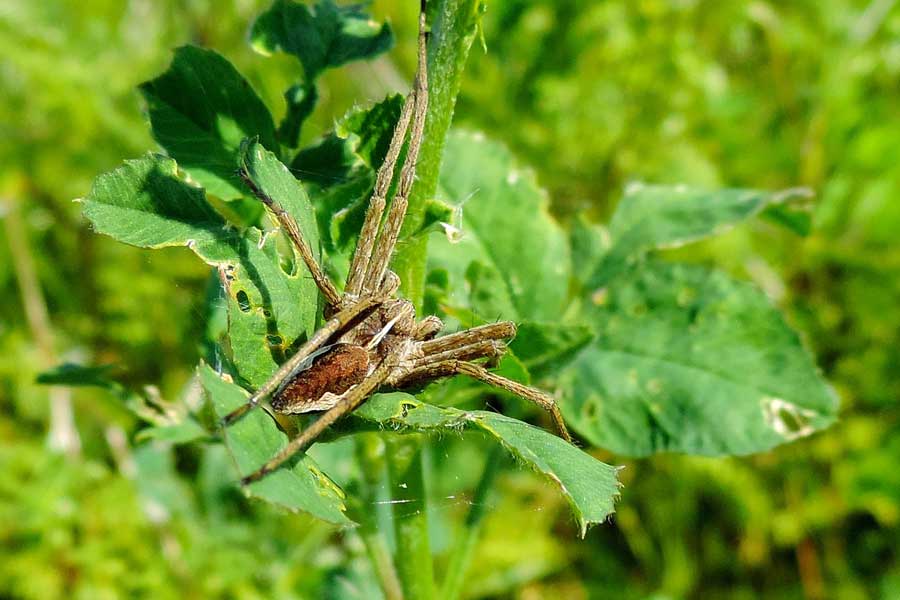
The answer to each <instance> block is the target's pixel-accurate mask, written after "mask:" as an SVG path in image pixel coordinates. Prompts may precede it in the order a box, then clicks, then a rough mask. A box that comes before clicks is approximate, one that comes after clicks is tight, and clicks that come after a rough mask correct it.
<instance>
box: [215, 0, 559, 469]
mask: <svg viewBox="0 0 900 600" xmlns="http://www.w3.org/2000/svg"><path fill="white" fill-rule="evenodd" d="M425 9H426V0H422V2H421V5H420V13H419V34H418V67H417V72H416V76H415V80H414V83H413V87H412V90H411V91H410V92H409V94H408V95H407V97H406V100H405V101H404V105H403V109H402V111H401V113H400V119H399V121H398V122H397V125H396V128H395V129H394V132H393V135H392V138H391V142H390V145H389V148H388V151H387V154H386V156H385V159H384V162H383V163H382V165H381V167H380V168H379V170H378V173H377V175H376V180H375V188H374V191H373V193H372V197H371V199H370V201H369V206H368V208H367V210H366V216H365V220H364V222H363V226H362V230H361V231H360V235H359V242H358V243H357V247H356V250H355V252H354V254H353V258H352V261H351V264H350V270H349V273H348V276H347V281H346V284H345V286H344V291H343V294H341V293H339V292H338V290H337V288H335V286H334V284H333V283H332V282H331V281H330V280H329V279H328V277H327V276H326V275H325V273H324V271H323V270H322V268H321V267H320V266H319V264H318V263H317V262H316V260H315V258H314V257H313V254H312V252H311V250H310V247H309V244H308V243H307V242H306V240H304V238H303V235H302V234H301V232H300V228H299V227H298V226H297V223H296V221H295V220H294V219H293V217H291V215H289V214H288V213H287V212H286V211H284V210H283V209H282V208H281V207H280V206H279V205H278V204H277V203H276V202H275V201H274V200H272V198H270V197H269V196H267V195H266V194H265V193H264V192H263V191H262V190H261V189H259V187H258V186H256V185H255V184H254V183H253V181H252V180H251V178H250V176H249V174H248V173H247V172H245V171H242V172H240V175H241V177H242V179H243V180H244V182H245V183H246V184H247V186H248V188H249V189H250V190H251V192H252V193H253V194H254V195H255V196H256V197H257V198H258V199H259V200H260V201H261V202H263V203H264V204H265V205H266V207H267V208H268V210H269V211H270V212H271V213H272V215H273V216H274V217H275V219H276V220H277V222H278V223H279V225H280V227H281V228H282V229H283V230H284V232H285V233H286V234H287V236H288V238H289V239H290V241H291V242H292V245H293V246H294V248H295V249H296V251H297V252H298V253H299V254H300V257H301V258H302V259H303V262H304V263H305V264H306V267H307V268H308V269H309V271H310V273H311V275H312V278H313V279H314V281H315V282H316V285H317V287H318V288H319V290H320V292H321V293H322V295H323V297H324V299H325V303H326V307H325V317H327V318H328V320H327V321H326V322H325V324H324V325H323V326H322V327H321V328H320V329H319V330H318V331H316V332H315V333H314V334H313V335H312V336H311V337H310V339H309V340H307V342H306V343H305V344H303V345H302V346H301V347H300V348H299V349H298V350H297V352H296V353H295V354H294V355H293V356H292V357H291V358H290V359H288V360H287V361H286V362H285V363H284V364H283V365H281V366H280V368H279V369H278V370H277V371H276V372H275V374H273V375H272V377H271V378H270V379H269V380H268V381H267V382H266V383H264V384H263V385H262V386H261V387H260V388H259V389H258V390H256V392H255V393H253V394H252V395H251V397H250V398H249V399H248V401H247V403H246V404H244V405H242V406H241V407H239V408H237V409H236V410H234V411H233V412H231V413H230V414H228V415H227V416H226V417H225V418H224V419H223V424H224V425H225V426H227V425H229V424H231V423H233V422H234V421H236V420H237V419H239V418H240V417H241V416H243V415H244V414H246V413H247V412H248V411H250V410H252V409H253V408H255V407H257V406H259V405H260V403H261V402H262V400H263V399H264V398H266V397H268V396H269V395H271V406H272V409H273V410H275V411H276V412H278V413H281V414H299V413H305V412H312V411H325V412H324V413H323V414H322V415H321V416H320V417H319V418H318V419H317V420H316V421H315V422H313V423H312V424H311V425H310V426H309V427H307V428H306V429H305V430H303V431H302V432H301V433H300V434H299V435H298V436H297V437H295V438H294V439H293V440H291V441H290V442H289V443H288V444H287V445H286V446H285V447H284V448H283V449H282V450H281V451H280V452H279V453H278V454H277V455H276V456H274V457H273V458H272V459H270V460H269V461H268V462H266V463H265V464H264V465H263V466H262V467H260V468H259V469H257V470H256V471H255V472H253V473H251V474H250V475H247V476H246V477H244V478H243V479H242V480H241V483H242V484H243V485H246V484H249V483H251V482H254V481H258V480H259V479H262V478H263V477H265V476H266V475H267V474H269V473H271V472H272V471H274V470H275V469H277V468H278V467H280V466H281V465H282V464H283V463H284V462H286V461H287V460H289V459H290V458H291V457H292V456H293V455H294V454H296V453H297V452H299V451H301V450H304V449H306V448H307V447H308V446H309V445H310V444H311V443H312V442H313V441H314V440H315V439H316V438H317V437H318V436H319V435H320V434H321V433H322V432H323V431H324V430H325V429H327V428H328V427H329V426H331V425H332V424H333V423H334V422H335V421H337V420H338V419H340V418H341V417H343V416H345V415H347V414H349V413H351V412H353V411H354V410H356V408H357V407H359V406H360V405H361V404H362V403H364V402H365V401H366V400H367V399H368V398H369V397H370V396H371V395H372V394H374V393H375V392H377V391H378V390H379V389H381V388H393V389H403V388H409V387H413V386H421V385H423V384H425V383H428V382H431V381H434V380H437V379H441V378H444V377H450V376H453V375H468V376H469V377H472V378H474V379H477V380H480V381H483V382H484V383H487V384H489V385H492V386H495V387H498V388H501V389H504V390H507V391H509V392H512V393H513V394H516V395H518V396H520V397H522V398H525V399H527V400H530V401H532V402H534V403H535V404H537V405H538V406H540V407H542V408H543V409H545V410H547V411H548V412H549V414H550V416H551V417H552V419H553V422H554V424H555V426H556V428H557V429H558V431H559V434H560V436H561V437H563V438H564V439H565V440H566V441H571V438H570V437H569V433H568V430H567V429H566V425H565V423H564V422H563V419H562V415H561V414H560V411H559V408H558V407H557V405H556V403H555V402H554V400H553V398H552V397H550V396H549V395H547V394H545V393H544V392H541V391H539V390H536V389H534V388H531V387H528V386H525V385H522V384H521V383H518V382H516V381H512V380H510V379H507V378H505V377H501V376H499V375H496V374H494V373H491V372H490V371H488V369H487V368H486V367H490V366H492V365H494V364H496V362H497V361H498V360H499V359H500V357H501V356H502V355H503V353H504V352H505V350H506V344H505V341H508V340H510V339H512V338H513V337H515V334H516V326H515V324H514V323H512V322H510V321H502V322H498V323H491V324H488V325H483V326H480V327H473V328H471V329H466V330H464V331H460V332H458V333H453V334H450V335H445V336H442V337H437V335H438V333H439V332H440V331H441V329H442V328H443V323H442V322H441V320H440V319H439V318H438V317H436V316H433V315H432V316H426V317H425V318H424V319H422V320H417V319H416V312H415V309H414V307H413V305H412V303H411V302H410V301H408V300H406V299H403V298H399V297H397V295H396V293H397V290H398V288H399V285H400V278H399V277H398V276H397V275H396V274H395V273H393V272H392V271H390V270H389V269H388V264H389V262H390V259H391V256H392V254H393V251H394V246H395V245H396V243H397V236H398V235H399V232H400V226H401V225H402V224H403V219H404V217H405V215H406V208H407V201H408V197H409V193H410V190H411V188H412V185H413V181H414V180H415V173H416V162H417V160H418V155H419V149H420V146H421V143H422V137H423V132H424V128H425V115H426V113H427V109H428V76H427V72H426V62H427V57H426V47H427V40H428V33H427V31H426V23H425V20H426V17H425V13H426V11H425ZM407 133H409V136H408V137H409V146H408V150H407V153H406V158H405V160H404V162H403V166H402V168H401V170H400V179H399V183H398V185H397V191H396V193H395V195H394V198H393V201H392V202H391V204H390V208H389V210H388V213H387V217H386V218H384V212H385V208H386V201H387V195H388V190H389V189H390V186H391V181H392V179H393V175H394V170H395V167H396V164H397V161H398V159H399V156H400V153H401V149H402V147H403V144H404V142H405V140H406V137H407ZM382 220H383V221H384V222H383V223H382ZM485 359H486V360H485ZM477 360H483V361H485V362H483V363H476V362H473V361H477Z"/></svg>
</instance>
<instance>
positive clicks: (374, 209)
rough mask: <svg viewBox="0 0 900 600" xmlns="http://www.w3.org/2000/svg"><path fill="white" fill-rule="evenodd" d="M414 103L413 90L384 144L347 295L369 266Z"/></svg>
mask: <svg viewBox="0 0 900 600" xmlns="http://www.w3.org/2000/svg"><path fill="white" fill-rule="evenodd" d="M414 104H415V90H413V91H412V92H410V93H409V95H408V96H407V97H406V100H405V102H404V103H403V111H402V112H401V113H400V120H399V121H397V126H396V127H395V128H394V135H393V137H391V145H390V146H389V147H388V151H387V154H386V155H385V157H384V162H383V163H381V167H380V168H379V169H378V175H377V176H376V178H375V190H374V191H373V192H372V199H371V200H370V201H369V208H368V209H366V220H365V221H364V222H363V226H362V229H361V230H360V232H359V242H357V245H356V251H355V252H354V253H353V260H352V262H351V263H350V272H349V274H348V275H347V285H346V286H344V293H345V294H346V295H348V296H350V297H355V296H359V293H360V291H362V285H363V280H364V279H365V276H366V271H367V270H368V268H369V260H370V259H371V258H372V246H373V245H374V244H375V238H376V237H378V226H379V225H381V217H382V216H383V215H384V206H385V201H386V198H387V194H388V190H389V189H390V186H391V180H392V179H393V178H394V167H395V166H396V165H397V159H398V158H399V156H400V151H401V150H402V149H403V141H404V140H405V139H406V130H407V129H408V128H409V121H410V119H411V118H412V110H413V105H414Z"/></svg>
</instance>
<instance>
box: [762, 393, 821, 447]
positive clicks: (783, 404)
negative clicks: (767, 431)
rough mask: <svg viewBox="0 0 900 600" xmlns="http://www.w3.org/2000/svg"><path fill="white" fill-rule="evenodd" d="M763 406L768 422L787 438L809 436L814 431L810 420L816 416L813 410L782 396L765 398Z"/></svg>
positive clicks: (776, 431) (764, 415) (764, 416)
mask: <svg viewBox="0 0 900 600" xmlns="http://www.w3.org/2000/svg"><path fill="white" fill-rule="evenodd" d="M762 408H763V418H765V420H766V423H767V424H768V425H769V426H770V427H771V428H772V429H774V430H775V433H777V434H778V435H780V436H782V437H784V438H785V439H787V440H793V439H796V438H799V437H803V436H807V435H809V434H811V433H812V432H813V431H814V428H813V426H812V425H811V424H810V422H809V421H810V419H811V418H813V417H814V416H815V413H814V412H813V411H811V410H806V409H803V408H800V407H798V406H796V405H795V404H792V403H790V402H787V401H785V400H782V399H781V398H763V401H762Z"/></svg>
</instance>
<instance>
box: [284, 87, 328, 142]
mask: <svg viewBox="0 0 900 600" xmlns="http://www.w3.org/2000/svg"><path fill="white" fill-rule="evenodd" d="M318 100H319V92H318V91H317V90H316V84H314V83H306V82H301V83H298V84H296V85H292V86H291V87H290V88H288V90H287V91H286V92H285V93H284V101H285V104H287V110H286V111H285V114H284V118H283V119H282V120H281V123H279V124H278V139H279V140H280V141H281V143H282V144H284V145H285V146H289V147H291V148H296V147H297V144H299V143H300V131H301V129H302V128H303V122H304V121H306V119H307V118H308V117H309V115H311V114H312V112H313V109H314V108H315V107H316V102H317V101H318Z"/></svg>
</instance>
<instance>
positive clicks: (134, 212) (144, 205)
mask: <svg viewBox="0 0 900 600" xmlns="http://www.w3.org/2000/svg"><path fill="white" fill-rule="evenodd" d="M81 202H82V204H83V212H84V216H85V217H87V219H88V220H89V221H91V223H92V224H93V225H94V230H95V231H97V232H98V233H103V234H105V235H108V236H111V237H113V238H115V239H117V240H119V241H120V242H125V243H126V244H132V245H134V246H140V247H142V248H162V247H164V246H190V247H191V248H192V249H193V250H194V251H195V252H197V253H198V254H199V255H201V256H203V257H205V258H206V259H207V260H211V261H214V260H216V259H219V260H221V259H223V258H224V257H235V256H237V252H236V244H237V239H238V238H237V235H236V234H235V233H234V232H233V231H232V230H230V229H229V228H228V227H227V224H226V222H225V219H223V218H222V217H221V216H220V215H219V214H218V213H217V212H216V211H215V210H213V208H212V206H210V205H209V203H208V202H207V201H206V198H205V197H204V195H203V190H201V189H199V188H196V187H193V186H191V185H188V184H187V183H185V182H184V181H182V180H181V179H180V178H179V177H178V167H177V165H176V164H175V161H174V160H172V159H171V158H167V157H165V156H161V155H159V154H148V155H147V156H144V157H143V158H139V159H137V160H129V161H125V164H124V165H123V166H121V167H119V168H118V169H115V170H114V171H111V172H109V173H105V174H103V175H100V176H99V177H97V179H96V180H95V181H94V184H93V186H91V191H90V193H89V194H88V195H87V197H85V198H83V199H82V200H81Z"/></svg>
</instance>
